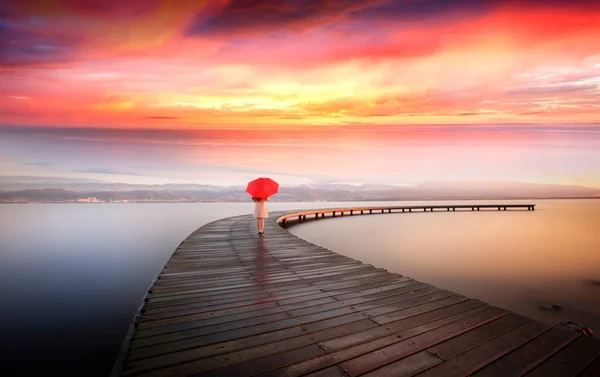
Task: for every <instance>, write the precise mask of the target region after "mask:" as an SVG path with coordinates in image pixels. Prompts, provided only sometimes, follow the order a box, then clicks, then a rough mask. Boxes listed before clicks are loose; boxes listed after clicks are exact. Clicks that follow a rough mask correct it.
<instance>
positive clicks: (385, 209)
mask: <svg viewBox="0 0 600 377" xmlns="http://www.w3.org/2000/svg"><path fill="white" fill-rule="evenodd" d="M507 208H508V209H526V210H528V211H533V210H535V204H456V205H455V204H444V205H421V206H378V207H348V208H328V209H317V210H311V211H301V212H293V213H287V214H285V215H283V216H281V217H279V219H277V221H278V222H281V223H282V224H284V225H285V224H286V223H287V221H288V219H293V218H296V219H297V220H298V221H299V222H300V221H303V220H306V217H307V216H309V218H310V217H311V216H314V218H315V219H318V218H320V217H321V218H322V217H325V215H330V216H331V217H335V216H336V215H340V216H344V214H349V215H355V214H361V215H364V214H367V213H368V214H374V213H398V212H433V211H434V210H435V211H446V212H450V211H452V212H456V210H457V209H458V210H459V211H460V210H463V211H464V210H468V211H480V210H482V209H483V210H489V209H493V210H498V211H506V209H507Z"/></svg>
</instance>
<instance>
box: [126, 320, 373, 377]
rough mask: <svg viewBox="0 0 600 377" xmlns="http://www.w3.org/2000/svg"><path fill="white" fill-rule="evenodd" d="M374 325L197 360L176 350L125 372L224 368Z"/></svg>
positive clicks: (194, 371)
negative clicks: (157, 369)
mask: <svg viewBox="0 0 600 377" xmlns="http://www.w3.org/2000/svg"><path fill="white" fill-rule="evenodd" d="M373 326H376V325H375V324H374V323H373V322H371V321H368V320H361V321H358V322H353V323H350V324H346V325H342V326H337V327H332V328H329V329H327V330H324V331H319V332H316V333H313V334H306V335H302V336H298V337H294V338H289V339H285V340H280V341H278V342H271V343H268V344H263V345H259V346H256V347H252V348H245V349H242V350H239V351H237V352H230V353H227V354H224V355H218V356H214V357H210V358H203V359H201V360H198V361H196V362H189V361H191V360H194V357H197V356H198V355H197V354H196V355H195V354H193V353H192V352H187V353H186V354H185V356H186V357H185V358H183V357H182V354H183V353H178V354H176V355H174V356H171V355H169V356H167V357H162V358H155V359H154V360H151V361H150V362H148V361H144V362H143V363H138V366H137V369H133V368H132V369H131V370H130V371H128V372H131V373H137V372H139V371H140V370H144V369H156V368H158V367H164V366H168V365H176V364H181V363H183V362H185V364H184V365H176V366H174V367H170V368H168V369H165V370H160V371H156V372H153V373H151V374H150V375H173V376H186V375H193V374H197V373H202V372H205V371H208V370H214V369H218V368H221V369H222V368H225V367H227V366H232V365H237V364H241V363H244V362H248V361H250V360H253V359H257V358H261V357H265V356H268V355H273V354H277V353H281V352H283V351H289V350H293V349H296V348H301V347H305V346H307V345H311V344H316V342H318V341H320V340H323V339H327V338H329V337H337V336H343V335H345V334H348V333H351V332H354V331H360V330H364V329H366V328H370V327H373Z"/></svg>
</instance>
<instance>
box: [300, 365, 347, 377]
mask: <svg viewBox="0 0 600 377" xmlns="http://www.w3.org/2000/svg"><path fill="white" fill-rule="evenodd" d="M306 377H346V375H345V374H344V372H343V371H342V370H341V369H340V368H339V367H337V366H332V367H329V368H325V369H321V370H320V371H318V372H314V373H310V374H307V375H306Z"/></svg>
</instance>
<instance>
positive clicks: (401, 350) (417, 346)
mask: <svg viewBox="0 0 600 377" xmlns="http://www.w3.org/2000/svg"><path fill="white" fill-rule="evenodd" d="M505 314H506V313H504V312H502V311H499V310H498V309H495V308H489V309H487V310H485V311H482V312H478V313H475V314H473V315H471V316H469V317H466V318H463V319H461V320H457V321H454V322H451V323H449V324H447V325H444V326H441V327H438V328H436V329H435V331H427V332H425V333H422V334H419V335H416V336H411V337H409V338H408V339H397V340H398V341H397V342H396V343H394V344H392V345H389V346H387V347H384V348H381V349H378V350H376V351H373V352H369V353H366V354H363V355H361V356H359V357H355V358H353V359H351V360H348V361H344V362H342V363H340V367H341V368H342V369H343V370H344V371H345V372H346V373H348V374H349V375H351V376H357V375H360V374H364V373H367V372H370V371H372V370H374V369H377V368H380V367H382V366H384V365H387V364H390V363H392V362H395V361H398V360H401V359H403V358H405V357H407V356H410V355H412V354H415V353H417V352H421V351H423V350H425V349H427V348H429V347H432V346H434V345H436V344H438V343H441V342H443V341H445V340H448V339H451V338H453V337H455V336H458V335H461V334H464V333H466V332H468V331H470V330H472V329H475V328H477V327H480V326H483V325H485V324H487V323H490V322H493V321H495V320H497V319H498V318H501V317H502V316H504V315H505ZM411 335H413V334H411Z"/></svg>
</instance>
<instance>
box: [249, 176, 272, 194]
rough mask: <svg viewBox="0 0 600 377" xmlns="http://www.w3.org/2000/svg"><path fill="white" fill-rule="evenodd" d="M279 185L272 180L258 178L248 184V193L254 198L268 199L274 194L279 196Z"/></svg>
mask: <svg viewBox="0 0 600 377" xmlns="http://www.w3.org/2000/svg"><path fill="white" fill-rule="evenodd" d="M278 190H279V184H278V183H277V182H275V181H274V180H272V179H271V178H258V179H255V180H254V181H252V182H250V183H248V186H247V187H246V192H247V193H248V194H250V195H252V197H253V198H268V197H269V196H271V195H273V194H277V191H278Z"/></svg>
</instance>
